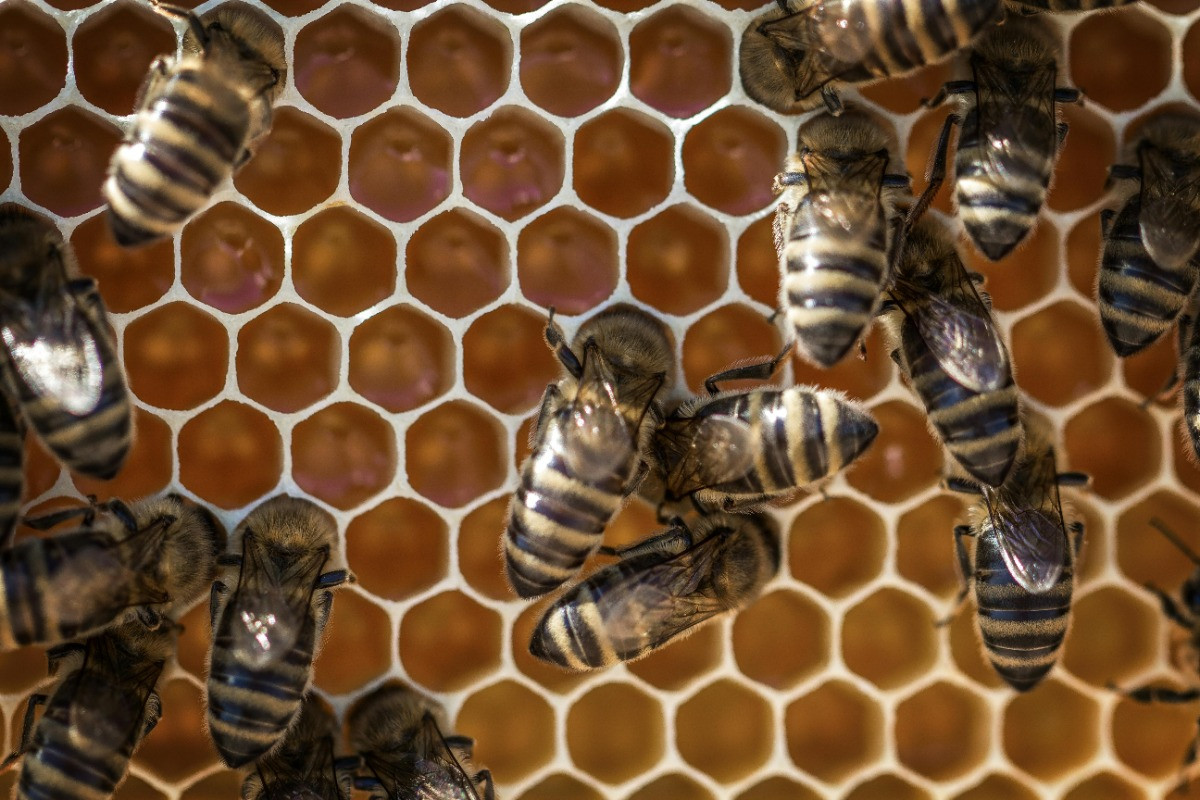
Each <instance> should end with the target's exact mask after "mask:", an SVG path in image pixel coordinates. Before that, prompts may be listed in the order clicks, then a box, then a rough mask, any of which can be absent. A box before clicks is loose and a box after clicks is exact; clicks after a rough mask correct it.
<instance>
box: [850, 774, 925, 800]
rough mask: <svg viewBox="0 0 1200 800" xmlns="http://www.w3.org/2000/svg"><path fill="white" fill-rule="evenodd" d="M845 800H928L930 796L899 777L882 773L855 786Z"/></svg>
mask: <svg viewBox="0 0 1200 800" xmlns="http://www.w3.org/2000/svg"><path fill="white" fill-rule="evenodd" d="M846 800H930V794H929V793H928V792H926V791H922V790H921V789H918V788H917V787H916V786H913V785H912V784H911V783H909V782H908V781H906V780H904V779H903V778H901V777H900V776H899V775H892V774H889V773H884V774H882V775H880V776H878V777H875V778H871V779H869V780H865V781H863V782H862V783H860V784H858V785H857V786H855V787H854V789H853V790H852V791H851V792H850V793H849V794H847V795H846Z"/></svg>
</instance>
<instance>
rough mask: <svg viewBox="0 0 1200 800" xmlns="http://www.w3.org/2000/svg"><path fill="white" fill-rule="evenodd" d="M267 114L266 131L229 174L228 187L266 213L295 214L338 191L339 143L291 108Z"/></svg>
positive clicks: (321, 126) (328, 131) (334, 133)
mask: <svg viewBox="0 0 1200 800" xmlns="http://www.w3.org/2000/svg"><path fill="white" fill-rule="evenodd" d="M272 116H273V118H272V120H271V132H270V133H269V134H267V137H266V138H265V139H263V140H262V142H261V143H259V145H258V149H257V150H256V151H255V153H254V157H253V158H251V159H250V160H249V161H248V162H246V166H244V167H242V168H241V169H240V170H238V172H236V173H235V174H234V176H233V185H234V186H236V187H237V189H238V191H239V192H241V193H242V194H244V195H245V196H246V197H247V198H248V199H249V200H250V202H251V203H254V205H255V206H257V207H258V208H261V209H262V210H263V211H265V212H267V213H268V214H277V215H280V216H285V215H288V214H299V213H301V212H303V211H307V210H308V209H310V208H312V207H313V206H315V205H317V204H318V203H320V202H322V201H323V200H325V199H326V198H328V197H329V195H331V194H333V190H334V189H336V188H337V185H338V179H339V178H340V177H341V172H342V166H341V165H342V140H341V138H340V137H339V136H338V134H337V131H335V130H333V129H332V128H330V127H329V126H328V125H326V124H325V123H323V122H319V121H317V120H316V119H314V118H313V117H310V116H309V115H308V114H305V113H304V112H303V111H298V110H296V109H295V108H292V107H290V106H280V107H277V108H276V109H275V111H274V114H273V115H272Z"/></svg>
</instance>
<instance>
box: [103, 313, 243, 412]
mask: <svg viewBox="0 0 1200 800" xmlns="http://www.w3.org/2000/svg"><path fill="white" fill-rule="evenodd" d="M124 356H125V371H126V373H127V374H128V377H129V388H130V389H132V390H133V393H134V394H135V395H137V396H138V397H139V398H140V399H141V400H143V401H144V402H146V403H149V404H150V405H153V406H158V407H159V408H170V409H176V410H182V409H186V408H195V407H196V406H198V405H200V404H201V403H203V402H204V401H205V400H208V399H210V398H212V397H216V396H217V394H219V393H220V392H221V390H222V389H223V388H224V387H225V376H226V373H227V371H228V368H229V336H228V334H227V333H226V332H225V326H224V325H222V324H221V323H220V322H218V321H217V320H215V319H213V318H212V317H210V316H209V315H208V314H205V313H204V312H203V311H201V310H200V309H198V308H196V307H195V306H193V305H191V304H189V303H179V302H176V303H168V304H167V305H165V306H160V307H158V308H156V309H154V310H153V311H151V312H149V313H148V314H146V315H145V316H141V317H138V318H137V319H135V320H133V321H132V322H130V323H129V326H128V327H127V328H126V329H125V348H124Z"/></svg>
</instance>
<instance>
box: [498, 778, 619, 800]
mask: <svg viewBox="0 0 1200 800" xmlns="http://www.w3.org/2000/svg"><path fill="white" fill-rule="evenodd" d="M563 798H571V800H604V795H602V794H600V793H599V792H598V791H596V790H595V789H593V788H592V787H591V786H588V785H587V784H586V783H583V782H581V781H579V780H577V779H576V778H572V777H571V776H570V775H564V774H562V773H559V774H556V775H551V776H550V777H548V778H546V779H544V780H542V781H539V782H538V783H537V784H536V785H534V786H533V787H532V788H530V789H527V790H525V793H524V794H522V795H521V796H520V797H519V798H518V800H563Z"/></svg>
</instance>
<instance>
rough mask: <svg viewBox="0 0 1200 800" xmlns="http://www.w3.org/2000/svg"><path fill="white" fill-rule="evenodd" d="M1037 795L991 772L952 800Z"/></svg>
mask: <svg viewBox="0 0 1200 800" xmlns="http://www.w3.org/2000/svg"><path fill="white" fill-rule="evenodd" d="M1037 797H1038V795H1037V794H1035V793H1034V792H1033V790H1031V789H1030V788H1029V787H1028V786H1026V785H1025V784H1024V783H1022V782H1021V781H1019V780H1017V779H1016V778H1014V777H1012V776H1009V775H995V774H993V775H988V776H987V777H986V778H984V779H983V780H981V781H980V782H979V783H977V784H975V785H974V786H972V787H971V788H970V789H967V790H966V791H965V792H960V793H959V794H956V795H954V800H1036V798H1037ZM1096 797H1097V798H1099V797H1104V795H1096Z"/></svg>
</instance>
